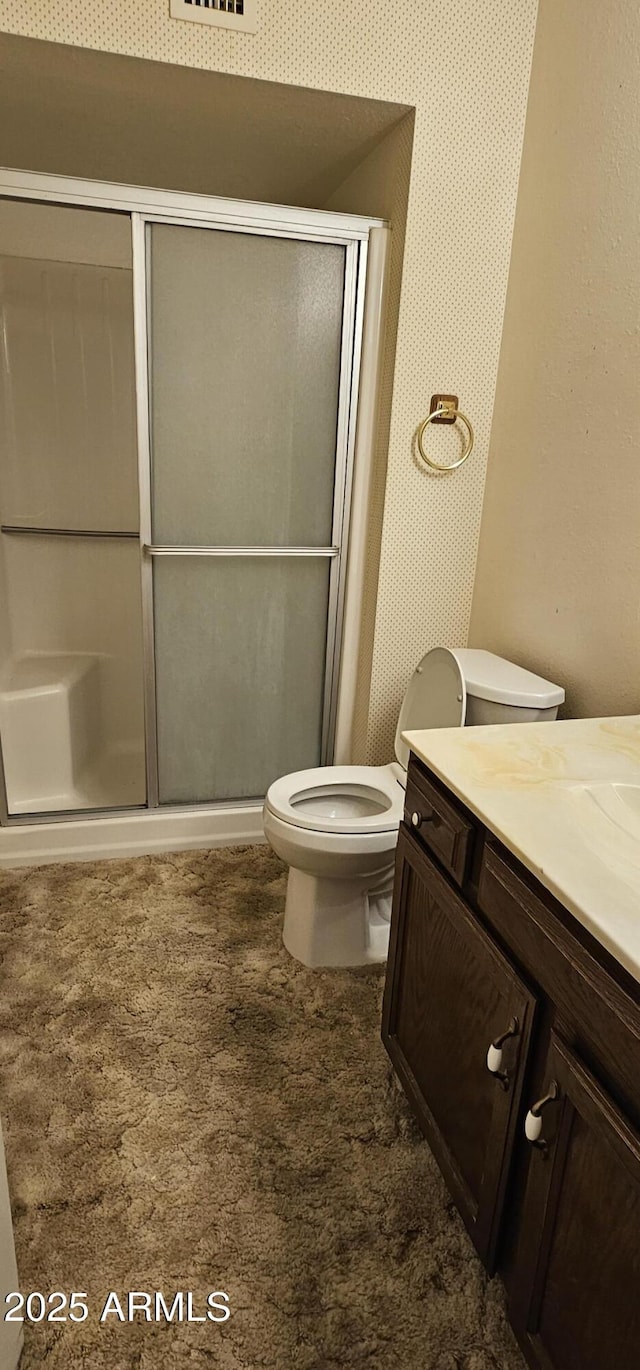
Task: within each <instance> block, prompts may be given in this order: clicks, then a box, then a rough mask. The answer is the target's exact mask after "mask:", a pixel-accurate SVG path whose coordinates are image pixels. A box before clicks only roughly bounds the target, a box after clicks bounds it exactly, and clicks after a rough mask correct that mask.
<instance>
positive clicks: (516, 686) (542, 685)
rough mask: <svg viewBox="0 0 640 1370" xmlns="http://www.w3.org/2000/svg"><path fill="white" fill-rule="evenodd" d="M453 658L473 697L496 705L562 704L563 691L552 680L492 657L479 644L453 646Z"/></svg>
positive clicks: (544, 706) (534, 706) (541, 706)
mask: <svg viewBox="0 0 640 1370" xmlns="http://www.w3.org/2000/svg"><path fill="white" fill-rule="evenodd" d="M453 655H454V656H455V657H456V660H457V661H458V664H459V666H460V669H461V671H462V674H463V677H464V681H465V684H466V687H467V694H469V695H474V696H475V698H476V699H491V700H493V701H494V702H495V703H496V704H514V705H516V706H519V707H520V708H521V709H551V708H553V705H554V704H562V703H563V701H564V690H563V689H562V686H561V685H554V684H553V682H552V681H551V680H544V679H543V677H542V676H539V675H534V673H533V671H525V670H524V668H523V667H522V666H516V665H515V664H514V662H513V661H505V659H504V657H501V656H495V655H494V653H493V652H485V651H482V650H481V649H480V648H478V647H455V648H454V649H453Z"/></svg>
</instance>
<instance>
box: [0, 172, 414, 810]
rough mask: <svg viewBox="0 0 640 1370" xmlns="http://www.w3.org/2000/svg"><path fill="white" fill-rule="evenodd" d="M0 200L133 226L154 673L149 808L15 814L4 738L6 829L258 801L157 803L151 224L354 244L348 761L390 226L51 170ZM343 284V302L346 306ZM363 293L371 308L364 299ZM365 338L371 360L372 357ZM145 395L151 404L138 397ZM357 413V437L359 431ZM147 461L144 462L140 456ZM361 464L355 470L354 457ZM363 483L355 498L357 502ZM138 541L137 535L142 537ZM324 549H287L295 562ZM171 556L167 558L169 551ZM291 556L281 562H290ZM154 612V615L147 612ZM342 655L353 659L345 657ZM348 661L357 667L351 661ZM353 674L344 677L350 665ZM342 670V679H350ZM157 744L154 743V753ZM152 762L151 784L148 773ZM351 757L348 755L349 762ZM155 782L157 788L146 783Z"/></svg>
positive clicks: (342, 486) (327, 703)
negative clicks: (88, 213) (84, 212)
mask: <svg viewBox="0 0 640 1370" xmlns="http://www.w3.org/2000/svg"><path fill="white" fill-rule="evenodd" d="M0 198H11V199H17V200H20V199H23V200H28V201H32V202H36V203H38V202H39V203H43V204H56V205H66V206H76V207H77V208H84V209H103V210H107V211H112V212H116V213H121V214H126V215H127V216H128V217H129V218H130V221H131V229H132V249H133V258H134V330H135V331H134V348H135V370H136V406H137V430H138V472H139V493H140V543H141V557H140V561H141V577H142V598H143V608H144V615H145V617H144V621H143V637H144V641H143V649H144V660H145V663H146V666H147V669H146V671H145V747H146V753H147V785H148V790H147V801H146V804H145V805H143V806H136V807H134V808H131V807H130V806H128V805H126V806H121V807H118V806H111V807H109V808H99V807H98V808H93V809H75V810H44V811H40V812H38V813H28V814H25V813H19V814H12V813H10V812H9V806H8V796H7V789H6V780H5V774H4V766H3V761H2V739H1V737H0V828H5V829H6V828H20V827H26V828H29V827H31V826H36V825H41V824H44V825H50V824H53V825H57V824H60V823H74V822H77V821H78V820H81V821H82V820H85V819H108V818H113V817H116V816H117V817H118V818H127V817H132V818H135V817H139V815H140V814H141V813H145V812H153V810H154V807H155V811H156V812H163V813H166V814H170V813H176V814H177V813H182V814H184V813H186V812H193V813H194V814H197V813H205V812H209V811H216V810H218V811H221V812H222V811H225V812H226V813H227V814H228V813H229V812H231V811H233V810H241V809H242V810H246V811H248V807H247V806H248V805H249V807H250V804H251V801H246V800H245V801H243V800H239V801H237V802H236V801H230V800H225V801H223V802H220V803H210V804H204V803H195V804H166V805H162V806H160V805H158V804H157V803H156V805H155V806H154V805H152V804H151V802H150V800H151V795H152V794H154V795H155V797H156V800H157V753H156V746H155V744H156V737H155V730H156V718H155V659H154V654H153V645H154V644H153V612H152V611H153V604H152V580H151V576H152V565H151V558H150V557H149V556H147V555H146V554H145V553H144V552H143V550H142V549H143V546H144V545H151V543H150V536H151V520H150V500H151V484H150V443H149V437H150V434H149V411H148V357H147V332H148V330H147V282H146V253H145V233H146V227H145V226H146V224H148V223H151V222H160V223H173V224H177V225H181V226H183V227H194V228H206V227H215V228H218V229H224V228H226V229H228V230H231V231H243V232H250V233H255V234H266V235H270V236H275V237H285V238H286V237H292V238H303V239H306V240H308V241H312V242H313V241H315V242H328V243H338V244H342V245H344V246H345V248H346V250H347V258H348V260H349V263H350V272H351V277H350V285H351V288H352V289H353V298H352V300H351V301H350V311H351V313H350V318H349V329H346V328H345V316H344V311H343V348H342V354H341V389H340V403H341V411H340V412H341V422H342V425H343V428H342V434H341V443H342V471H341V483H339V482H338V480H337V479H336V481H335V483H334V516H333V523H334V528H333V536H334V540H335V551H334V546H333V545H332V547H331V548H327V549H324V552H323V553H322V554H324V555H328V556H330V557H331V574H330V623H329V632H328V635H327V651H326V666H325V693H324V706H323V739H322V748H323V751H322V757H323V761H324V762H327V761H331V760H332V752H333V746H334V741H335V745H336V747H337V749H338V751H339V752H340V753H341V757H340V759H341V760H344V759H345V756H344V753H345V748H347V750H348V746H349V743H348V737H349V734H350V728H351V724H350V722H349V719H348V717H347V715H350V714H351V712H352V709H353V705H354V701H355V672H356V661H357V642H355V641H354V642H353V644H352V643H351V642H349V643H343V637H344V622H345V618H346V619H347V620H348V622H349V624H350V634H351V636H352V637H353V633H354V630H355V634H356V637H357V636H358V626H359V618H360V608H359V604H358V603H357V602H356V601H358V600H359V597H360V595H361V592H362V584H363V577H364V564H363V547H364V544H365V541H366V524H367V510H368V502H369V495H370V488H371V479H372V462H373V433H374V427H375V421H376V414H377V406H378V396H379V384H380V364H381V347H382V339H383V333H384V325H383V319H384V300H385V293H386V287H387V257H388V250H389V237H390V230H389V226H388V225H387V223H386V222H385V220H383V219H380V218H375V217H372V216H369V215H367V216H361V215H356V214H348V213H341V212H334V211H328V210H316V209H300V208H296V207H290V206H281V205H276V204H266V203H260V202H258V201H256V202H250V201H243V200H232V199H229V198H222V197H213V196H206V195H201V194H192V193H190V192H184V191H172V190H166V189H165V190H156V189H152V188H149V187H145V186H131V185H125V184H119V183H116V182H108V181H92V180H89V179H85V178H80V177H68V176H56V175H51V174H49V173H46V172H34V171H29V170H16V169H14V168H9V167H0ZM346 285H347V282H346V279H345V302H346V295H347V289H346ZM365 291H366V301H365ZM363 339H364V346H365V355H364V357H363ZM141 390H142V391H143V393H144V403H143V402H142V400H141V394H140V391H141ZM356 415H357V416H358V431H357V433H356ZM142 452H144V460H143V459H142V455H141V453H142ZM356 454H357V462H356V463H355V470H354V456H355V455H356ZM354 479H355V486H356V500H355V502H354V503H353V504H352V492H353V484H354ZM349 530H350V531H351V541H352V543H353V544H354V548H355V551H354V557H353V559H352V562H353V564H351V565H350V568H349V574H348V576H347V570H348V567H347V539H348V536H349ZM134 536H135V535H134ZM311 550H312V551H313V554H314V555H319V554H320V549H302V548H299V549H287V554H288V555H295V554H298V555H300V554H305V553H306V552H307V551H311ZM165 554H166V553H165ZM281 554H282V553H281ZM149 611H151V612H149ZM343 646H344V656H343ZM347 655H348V658H349V659H348V662H347V661H346V657H347ZM345 665H346V666H347V669H346V670H345V669H344V667H345ZM341 667H342V668H343V669H342V674H340V672H341ZM150 737H151V739H152V742H153V746H152V747H149V738H150ZM149 756H151V757H152V763H151V769H152V775H151V776H149V769H150V768H149ZM347 759H348V757H347ZM150 779H151V780H152V781H153V788H152V787H151V786H150V785H149V780H150Z"/></svg>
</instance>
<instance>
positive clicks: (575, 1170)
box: [522, 1036, 640, 1370]
mask: <svg viewBox="0 0 640 1370" xmlns="http://www.w3.org/2000/svg"><path fill="white" fill-rule="evenodd" d="M546 1081H547V1085H548V1092H549V1093H556V1094H557V1098H556V1101H555V1102H550V1103H548V1104H547V1105H546V1106H545V1107H544V1108H543V1109H542V1111H541V1113H540V1122H541V1134H540V1139H539V1140H538V1141H537V1142H534V1144H533V1155H532V1157H531V1166H530V1171H529V1180H528V1184H527V1192H526V1197H525V1205H524V1214H523V1224H522V1244H523V1247H524V1249H525V1264H526V1265H527V1266H528V1270H529V1278H528V1279H525V1287H524V1291H523V1292H524V1298H523V1305H524V1317H525V1325H526V1333H525V1335H526V1338H527V1341H528V1344H529V1348H530V1350H531V1352H532V1359H533V1363H534V1364H537V1365H540V1366H543V1367H545V1370H548V1368H549V1367H556V1368H557V1370H603V1367H604V1366H611V1367H615V1370H637V1367H638V1365H639V1364H640V1137H638V1135H637V1133H635V1132H634V1131H633V1129H632V1128H631V1127H630V1126H629V1124H628V1123H627V1122H626V1121H625V1119H624V1117H623V1115H622V1114H621V1113H620V1111H619V1109H618V1108H617V1107H616V1106H615V1105H614V1104H613V1102H612V1101H611V1099H610V1098H609V1097H608V1096H607V1094H606V1093H605V1092H604V1090H603V1089H602V1088H601V1086H600V1085H599V1084H597V1082H596V1081H595V1080H594V1078H593V1077H592V1076H591V1075H590V1074H589V1072H588V1071H587V1070H586V1069H585V1068H584V1066H583V1065H582V1064H581V1062H580V1061H579V1060H578V1058H577V1057H576V1056H574V1055H573V1053H572V1052H571V1051H569V1050H568V1048H567V1047H565V1046H564V1044H563V1043H562V1042H561V1041H560V1040H559V1039H558V1038H557V1037H555V1036H552V1040H551V1047H550V1051H549V1057H548V1075H547V1077H546Z"/></svg>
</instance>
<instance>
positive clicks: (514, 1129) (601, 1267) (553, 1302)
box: [382, 758, 640, 1370]
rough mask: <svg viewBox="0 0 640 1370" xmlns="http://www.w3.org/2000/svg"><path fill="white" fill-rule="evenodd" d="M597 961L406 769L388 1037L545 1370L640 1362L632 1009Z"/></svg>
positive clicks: (592, 948)
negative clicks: (406, 782) (406, 777)
mask: <svg viewBox="0 0 640 1370" xmlns="http://www.w3.org/2000/svg"><path fill="white" fill-rule="evenodd" d="M639 916H640V910H639ZM606 959H607V958H606V953H602V955H600V954H599V949H598V948H597V946H596V945H595V943H593V940H592V939H590V938H589V937H588V935H587V934H585V933H584V932H583V930H582V929H579V928H578V927H577V925H575V920H573V919H571V918H570V916H569V915H568V914H567V913H566V912H565V911H564V910H561V909H560V906H558V905H557V904H556V903H555V901H554V900H553V899H552V897H551V896H550V895H548V894H547V893H546V892H545V891H544V890H543V889H542V887H541V886H539V885H538V883H537V882H535V881H533V880H532V878H531V877H530V876H528V875H527V874H526V873H525V872H524V871H523V870H522V868H521V867H519V866H518V863H516V862H515V861H514V859H513V858H511V857H510V856H509V855H508V854H507V853H506V852H504V851H503V849H501V848H500V846H499V844H498V843H496V841H495V839H493V838H492V837H491V835H490V834H488V833H486V832H485V830H484V829H483V828H482V825H481V824H480V823H479V822H478V821H477V820H476V819H475V818H474V817H473V816H472V815H471V814H470V813H469V812H468V811H467V810H465V809H464V807H463V806H462V805H460V804H459V802H458V801H457V800H455V799H454V798H453V796H452V795H450V794H448V793H447V792H446V790H445V788H444V787H443V786H442V785H441V784H440V782H438V781H437V780H436V779H435V777H433V776H430V775H428V773H427V772H426V770H425V768H424V767H423V766H422V765H421V763H419V762H417V761H416V760H415V759H414V758H412V761H411V765H410V768H409V776H408V784H407V804H406V809H405V821H404V823H403V825H402V827H401V831H400V837H399V842H398V852H397V865H396V884H395V891H394V907H393V916H392V927H391V942H390V949H389V961H388V968H387V980H386V987H385V1000H384V1012H383V1028H382V1035H383V1040H384V1043H385V1046H386V1048H387V1051H388V1052H389V1055H390V1057H391V1060H392V1062H393V1064H394V1067H395V1070H396V1072H397V1074H398V1076H399V1078H400V1081H401V1083H402V1085H403V1087H404V1090H405V1092H406V1094H407V1097H408V1099H409V1102H410V1104H411V1106H412V1108H413V1111H414V1113H415V1115H416V1117H417V1119H418V1121H419V1123H420V1126H421V1128H422V1130H423V1132H424V1134H425V1136H426V1138H427V1140H428V1142H429V1144H430V1146H431V1148H432V1151H433V1153H434V1155H435V1157H436V1159H437V1161H438V1164H439V1166H440V1169H441V1170H442V1173H443V1175H444V1178H445V1181H446V1183H447V1185H448V1187H449V1190H450V1192H451V1194H452V1196H453V1198H454V1199H455V1201H456V1203H457V1206H458V1208H459V1210H460V1213H461V1215H462V1217H463V1219H464V1222H465V1224H466V1226H467V1228H468V1230H469V1233H470V1235H471V1237H472V1240H473V1242H474V1244H475V1246H476V1249H477V1251H478V1252H479V1254H480V1256H481V1257H482V1259H483V1261H484V1263H485V1264H486V1266H487V1268H488V1269H489V1270H490V1271H491V1272H492V1273H493V1271H494V1270H496V1269H497V1270H498V1271H499V1272H500V1274H501V1276H502V1278H503V1280H504V1283H505V1285H506V1289H507V1294H508V1300H509V1308H510V1316H511V1319H512V1323H513V1326H514V1329H515V1331H516V1334H517V1336H518V1338H519V1341H520V1344H521V1346H522V1349H523V1351H524V1353H525V1355H526V1357H527V1359H528V1360H529V1362H530V1364H531V1365H532V1366H536V1367H538V1366H539V1367H544V1370H605V1367H608V1366H615V1370H632V1368H633V1370H638V1366H640V1134H639V1133H638V1130H637V1128H638V1122H639V1119H640V1007H639V1004H638V996H637V993H636V989H637V987H634V985H633V984H632V983H631V982H630V980H629V977H628V976H626V974H625V973H624V972H621V973H620V976H618V975H617V973H616V968H615V966H614V965H613V964H612V963H609V964H607V963H606Z"/></svg>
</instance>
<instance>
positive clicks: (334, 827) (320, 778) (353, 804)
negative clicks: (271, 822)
mask: <svg viewBox="0 0 640 1370" xmlns="http://www.w3.org/2000/svg"><path fill="white" fill-rule="evenodd" d="M265 807H266V808H267V809H269V810H270V811H271V813H273V814H275V816H276V818H280V819H281V820H282V821H283V822H285V823H290V824H291V825H292V827H295V828H303V829H307V830H308V831H310V832H325V833H331V832H334V833H381V832H397V830H398V827H399V824H400V820H401V818H402V813H403V808H404V790H403V788H402V785H401V784H400V783H399V781H398V780H397V778H396V774H395V772H394V768H393V766H316V767H314V768H313V769H311V770H308V771H294V772H293V773H292V774H291V775H284V776H282V778H281V779H280V780H275V781H274V783H273V784H272V785H271V786H270V787H269V791H268V793H267V797H266V804H265Z"/></svg>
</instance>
